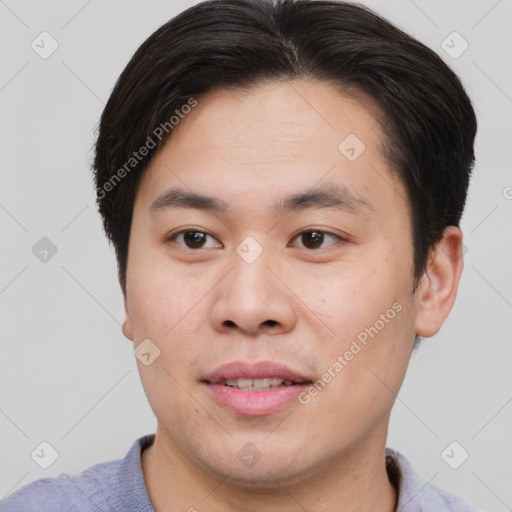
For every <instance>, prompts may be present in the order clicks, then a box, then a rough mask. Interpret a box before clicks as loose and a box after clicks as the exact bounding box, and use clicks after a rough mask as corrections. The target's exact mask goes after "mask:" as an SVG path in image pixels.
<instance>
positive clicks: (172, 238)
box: [166, 228, 348, 252]
mask: <svg viewBox="0 0 512 512" xmlns="http://www.w3.org/2000/svg"><path fill="white" fill-rule="evenodd" d="M186 233H201V234H203V235H207V236H209V237H211V238H213V239H214V240H215V237H213V236H212V235H211V234H210V233H207V232H206V231H202V230H200V229H190V228H188V229H182V230H180V231H177V232H175V233H171V234H170V235H169V236H168V237H167V239H166V241H167V242H176V239H177V238H178V237H179V236H180V235H183V234H186ZM307 233H320V234H322V235H324V236H325V235H327V236H332V237H335V238H337V239H338V240H337V241H336V242H334V243H332V244H330V245H328V246H327V247H324V248H317V249H309V248H307V247H302V248H303V249H306V250H308V251H311V252H317V251H320V250H321V249H326V248H328V247H331V246H333V245H337V244H338V243H340V242H342V243H343V242H347V241H348V240H347V239H346V238H343V237H341V236H339V235H335V234H334V233H331V232H329V231H325V230H323V229H319V228H318V229H317V228H307V229H304V230H302V231H300V232H299V233H297V234H296V235H294V236H293V238H292V240H296V239H297V238H299V237H300V236H302V235H304V234H307ZM179 245H180V246H181V248H182V249H184V250H190V251H194V252H198V251H200V250H201V249H205V248H204V247H200V248H198V249H193V248H191V247H186V246H185V245H184V244H179ZM206 249H211V247H207V248H206Z"/></svg>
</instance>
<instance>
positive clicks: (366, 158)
mask: <svg viewBox="0 0 512 512" xmlns="http://www.w3.org/2000/svg"><path fill="white" fill-rule="evenodd" d="M379 115H380V113H379V110H378V108H377V107H376V105H375V103H374V102H372V101H371V100H370V99H369V98H365V97H363V96H361V95H360V96H359V97H358V98H353V97H348V96H346V95H343V94H341V93H340V92H339V91H338V90H336V89H335V88H334V87H333V86H331V85H329V84H326V83H319V82H307V81H302V80H297V81H289V82H270V83H266V84H260V85H259V86H257V87H253V88H250V89H247V90H235V89H219V90H215V91H212V92H210V93H208V94H206V95H204V96H202V97H200V98H198V105H197V106H196V107H195V108H194V109H193V110H192V112H191V113H190V114H188V115H187V116H185V117H184V119H182V120H181V121H180V123H179V124H178V125H177V126H175V127H174V129H173V131H172V133H171V136H170V138H169V139H168V140H167V142H166V144H165V145H164V147H163V148H162V149H161V150H160V151H159V152H158V153H157V154H156V155H155V157H154V158H153V160H152V162H151V164H150V166H149V168H148V170H147V172H146V175H145V176H144V178H143V180H142V183H141V190H140V195H141V196H143V197H142V199H144V198H145V199H146V200H147V201H150V200H152V201H154V199H155V197H156V196H157V195H160V194H161V193H162V192H163V191H164V190H165V189H166V188H170V187H171V186H175V185H179V186H181V187H183V186H184V187H185V188H189V189H190V191H191V192H195V193H200V194H205V193H208V192H210V193H211V195H215V196H216V197H231V198H233V199H234V200H235V199H237V198H238V200H240V201H242V202H243V200H244V198H246V199H248V198H249V197H250V196H252V195H259V196H260V197H261V195H262V193H264V194H265V196H269V197H270V195H275V194H278V193H279V192H282V191H283V190H287V192H288V193H290V192H296V193H299V192H304V189H305V188H312V187H314V186H315V185H316V184H326V183H327V182H329V183H337V184H339V185H342V186H346V185H350V188H351V190H353V191H354V192H355V194H356V195H359V196H361V197H367V198H368V200H369V202H370V203H371V202H372V196H373V198H375V199H377V198H380V199H382V198H383V194H384V196H389V198H390V200H391V201H392V200H393V197H392V196H393V195H396V194H397V193H398V194H399V195H402V196H403V190H402V189H401V186H400V184H399V183H397V182H396V180H395V179H394V176H393V173H391V171H390V169H389V166H388V163H387V160H386V158H385V157H384V134H383V132H382V127H381V125H380V124H379V122H378V119H379ZM379 175H380V176H379ZM386 189H387V190H386ZM264 190H266V192H264ZM213 192H215V193H213ZM274 199H276V198H274Z"/></svg>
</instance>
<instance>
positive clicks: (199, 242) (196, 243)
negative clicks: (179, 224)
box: [183, 231, 206, 249]
mask: <svg viewBox="0 0 512 512" xmlns="http://www.w3.org/2000/svg"><path fill="white" fill-rule="evenodd" d="M183 240H184V242H185V244H186V246H187V247H189V248H190V249H200V248H201V247H202V246H203V245H204V241H205V240H206V234H205V233H201V232H200V231H187V232H185V233H183Z"/></svg>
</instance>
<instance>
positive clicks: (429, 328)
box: [414, 226, 464, 338]
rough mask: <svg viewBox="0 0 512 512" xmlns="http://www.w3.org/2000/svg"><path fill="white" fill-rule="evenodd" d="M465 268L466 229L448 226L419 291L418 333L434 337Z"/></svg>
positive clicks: (431, 258) (417, 307)
mask: <svg viewBox="0 0 512 512" xmlns="http://www.w3.org/2000/svg"><path fill="white" fill-rule="evenodd" d="M463 268H464V259H463V253H462V232H461V230H460V229H459V228H457V227H456V226H448V227H447V228H446V229H445V230H444V232H443V236H442V238H441V240H440V241H439V243H438V244H437V245H436V247H435V249H434V251H433V252H432V255H431V257H430V259H429V262H428V265H427V269H426V271H425V274H424V275H423V277H422V279H421V282H420V284H419V286H418V289H417V290H416V293H415V295H416V318H415V324H414V326H415V330H416V334H418V335H420V336H421V337H423V338H429V337H430V336H434V334H436V333H437V332H438V331H439V329H440V328H441V326H442V325H443V323H444V321H445V320H446V317H447V316H448V314H449V313H450V311H451V309H452V307H453V304H454V302H455V297H456V296H457V289H458V287H459V280H460V276H461V274H462V269H463Z"/></svg>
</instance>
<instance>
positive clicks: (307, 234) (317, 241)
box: [294, 229, 343, 250]
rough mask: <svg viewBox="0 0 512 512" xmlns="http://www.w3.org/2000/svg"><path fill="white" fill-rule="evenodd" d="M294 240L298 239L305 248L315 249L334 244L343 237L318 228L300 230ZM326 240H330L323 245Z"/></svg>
mask: <svg viewBox="0 0 512 512" xmlns="http://www.w3.org/2000/svg"><path fill="white" fill-rule="evenodd" d="M294 240H300V242H301V243H302V244H303V246H304V247H305V248H306V249H312V250H315V249H319V248H321V249H323V248H324V247H328V246H330V245H334V244H335V243H336V242H338V241H341V240H343V239H342V238H341V237H339V236H337V235H333V234H332V233H327V232H325V231H321V230H319V229H311V230H307V231H302V232H301V233H299V234H298V236H297V237H296V238H295V239H294ZM328 240H331V243H329V244H327V245H324V242H326V241H328ZM322 246H323V247H322Z"/></svg>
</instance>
